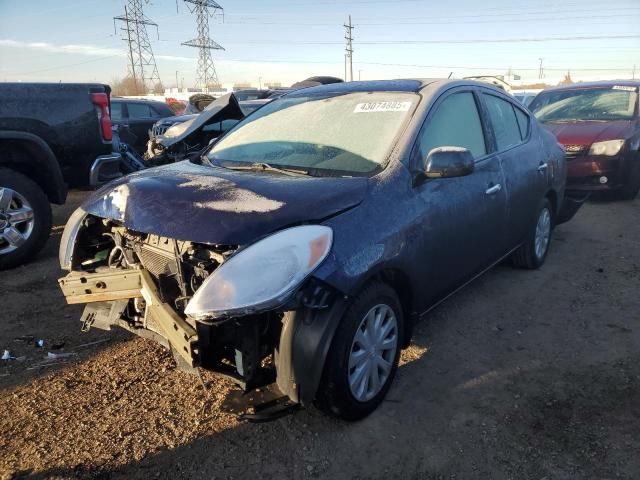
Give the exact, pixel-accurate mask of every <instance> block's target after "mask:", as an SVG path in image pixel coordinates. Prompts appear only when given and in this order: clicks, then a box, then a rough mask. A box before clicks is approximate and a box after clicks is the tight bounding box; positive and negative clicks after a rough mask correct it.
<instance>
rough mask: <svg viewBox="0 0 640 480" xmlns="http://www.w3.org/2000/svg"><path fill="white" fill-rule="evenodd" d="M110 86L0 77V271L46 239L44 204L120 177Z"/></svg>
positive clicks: (47, 219)
mask: <svg viewBox="0 0 640 480" xmlns="http://www.w3.org/2000/svg"><path fill="white" fill-rule="evenodd" d="M110 93H111V89H110V88H109V86H108V85H102V84H80V83H78V84H70V83H0V270H2V269H6V268H11V267H14V266H16V265H19V264H21V263H24V262H26V261H28V260H29V259H30V258H31V257H32V256H33V255H34V254H35V253H37V252H38V251H39V250H40V249H41V248H42V247H43V246H44V244H45V242H46V241H47V238H48V237H49V231H50V229H51V207H50V205H49V203H50V202H51V203H55V204H63V203H64V202H65V199H66V196H67V188H68V187H81V186H88V185H94V186H95V185H99V184H101V183H104V182H106V181H109V180H111V179H112V178H116V177H118V176H120V172H119V164H120V155H119V154H114V153H113V151H112V145H111V139H112V129H111V118H110V114H109V112H110V103H109V102H110Z"/></svg>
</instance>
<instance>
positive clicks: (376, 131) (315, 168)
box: [208, 92, 419, 175]
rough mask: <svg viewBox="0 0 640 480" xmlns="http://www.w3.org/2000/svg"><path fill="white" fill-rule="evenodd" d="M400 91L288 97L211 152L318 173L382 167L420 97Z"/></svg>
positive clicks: (225, 158)
mask: <svg viewBox="0 0 640 480" xmlns="http://www.w3.org/2000/svg"><path fill="white" fill-rule="evenodd" d="M418 99H419V97H418V95H416V94H412V93H398V92H373V93H366V92H357V93H348V94H330V95H323V96H318V95H308V96H295V97H283V98H281V99H278V100H274V101H273V102H272V103H269V104H267V105H265V106H264V107H262V108H261V109H260V110H258V111H256V112H255V113H254V114H253V115H251V116H250V117H248V118H247V119H246V120H243V121H242V122H241V123H240V125H238V126H237V127H236V128H235V129H233V130H232V131H230V132H229V133H228V134H227V135H225V136H224V137H223V138H222V139H221V140H220V141H219V142H218V143H217V144H215V145H214V147H213V148H212V149H211V151H210V152H209V153H208V159H209V161H210V162H211V163H214V164H218V165H222V166H229V165H232V164H258V163H261V164H269V165H271V166H277V167H291V168H297V169H303V170H305V171H307V172H309V173H311V174H318V175H331V174H336V175H340V174H342V175H358V174H361V175H363V174H367V173H370V172H373V171H374V170H377V169H379V168H380V167H381V166H382V165H383V164H384V163H385V161H386V159H387V156H388V155H389V153H390V150H391V148H392V147H393V144H394V143H395V139H396V137H397V136H398V134H399V133H400V131H401V129H402V127H403V125H404V124H405V122H406V120H407V119H408V118H409V116H410V114H411V112H412V111H413V109H414V108H415V106H416V105H417V103H418Z"/></svg>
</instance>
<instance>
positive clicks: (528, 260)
mask: <svg viewBox="0 0 640 480" xmlns="http://www.w3.org/2000/svg"><path fill="white" fill-rule="evenodd" d="M552 230H553V210H552V208H551V202H549V199H548V198H545V199H544V201H543V202H542V205H541V206H540V208H539V209H538V215H537V217H536V223H535V225H534V226H533V228H532V229H531V230H530V231H529V233H528V235H527V238H526V240H525V242H524V243H523V244H522V245H520V247H519V248H518V249H517V250H516V251H515V252H513V255H512V257H511V259H512V262H513V264H514V265H515V266H516V267H520V268H528V269H532V270H533V269H536V268H539V267H541V266H542V264H543V263H544V261H545V259H546V258H547V253H548V251H549V244H550V243H551V231H552Z"/></svg>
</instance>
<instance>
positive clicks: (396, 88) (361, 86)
mask: <svg viewBox="0 0 640 480" xmlns="http://www.w3.org/2000/svg"><path fill="white" fill-rule="evenodd" d="M466 85H472V86H477V87H484V88H488V89H491V90H495V91H497V92H502V93H505V91H504V90H502V89H500V88H497V87H494V86H493V85H491V84H488V83H486V82H478V81H475V80H452V79H447V78H409V79H401V80H369V81H358V82H343V83H331V84H327V85H318V86H316V87H309V88H303V89H300V90H295V91H293V92H291V93H288V94H287V96H288V97H290V96H298V95H307V94H309V93H314V94H315V93H320V94H322V93H341V92H345V93H348V92H414V93H417V92H420V91H421V90H423V89H424V88H426V87H430V88H435V89H440V88H443V87H454V86H466Z"/></svg>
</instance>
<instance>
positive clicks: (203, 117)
mask: <svg viewBox="0 0 640 480" xmlns="http://www.w3.org/2000/svg"><path fill="white" fill-rule="evenodd" d="M183 117H189V118H185V121H183V122H174V126H173V127H170V128H169V130H167V131H166V132H165V133H164V135H160V136H159V137H157V138H156V141H157V142H158V143H160V144H161V145H162V146H163V147H165V148H169V147H171V146H172V145H175V144H176V143H178V142H182V141H183V140H185V139H187V137H189V136H190V135H192V134H193V133H195V132H197V131H198V130H200V129H201V128H202V127H204V126H205V125H207V124H209V123H215V122H221V121H223V120H227V119H235V120H241V119H243V118H244V113H242V109H241V108H240V104H239V103H238V100H237V99H236V97H235V95H234V94H233V93H228V94H227V95H224V96H222V97H220V98H219V99H217V100H216V101H214V102H212V103H211V104H209V105H208V106H207V108H205V109H204V110H203V111H202V113H199V114H197V115H183ZM178 126H181V127H182V128H177V131H176V132H174V131H172V130H173V129H176V127H178Z"/></svg>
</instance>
